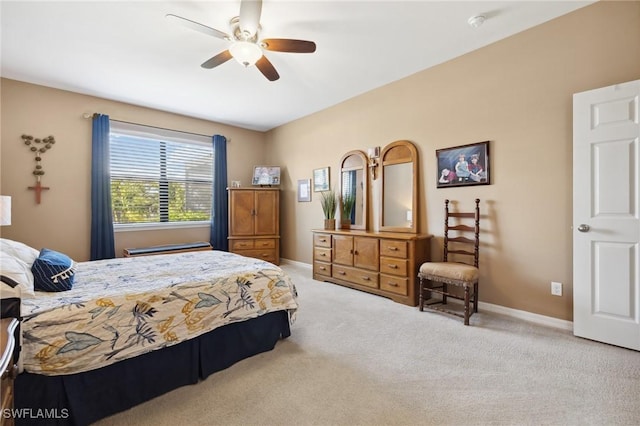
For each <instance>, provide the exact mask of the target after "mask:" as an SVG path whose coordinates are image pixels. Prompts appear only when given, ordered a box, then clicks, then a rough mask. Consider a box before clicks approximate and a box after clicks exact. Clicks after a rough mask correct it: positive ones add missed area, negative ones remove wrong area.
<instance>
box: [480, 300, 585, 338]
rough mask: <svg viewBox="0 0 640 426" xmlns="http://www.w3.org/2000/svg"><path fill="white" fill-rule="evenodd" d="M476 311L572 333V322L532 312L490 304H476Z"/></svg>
mask: <svg viewBox="0 0 640 426" xmlns="http://www.w3.org/2000/svg"><path fill="white" fill-rule="evenodd" d="M478 310H482V311H489V312H495V313H496V314H503V315H507V316H510V317H513V318H518V319H521V320H525V321H529V322H533V323H536V324H540V325H545V326H548V327H555V328H560V329H563V330H569V331H573V322H572V321H565V320H561V319H558V318H553V317H548V316H545V315H540V314H534V313H532V312H527V311H521V310H518V309H513V308H507V307H506V306H500V305H494V304H492V303H486V302H478Z"/></svg>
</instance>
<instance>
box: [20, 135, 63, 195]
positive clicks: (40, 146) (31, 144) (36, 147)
mask: <svg viewBox="0 0 640 426" xmlns="http://www.w3.org/2000/svg"><path fill="white" fill-rule="evenodd" d="M22 141H23V142H24V144H25V145H26V146H27V147H28V148H29V149H30V150H31V151H32V152H33V154H34V155H35V161H36V165H35V167H34V169H33V175H34V176H35V177H36V184H35V186H30V187H29V188H28V189H31V190H33V191H35V192H36V203H37V204H40V200H41V195H42V191H44V190H47V189H49V187H48V186H42V183H41V182H40V181H41V179H42V176H44V170H43V169H42V156H43V155H44V153H45V152H47V151H48V150H50V149H51V148H53V145H54V144H55V143H56V140H55V139H54V137H53V136H47V137H46V138H44V139H37V138H36V139H34V138H33V136H30V135H22Z"/></svg>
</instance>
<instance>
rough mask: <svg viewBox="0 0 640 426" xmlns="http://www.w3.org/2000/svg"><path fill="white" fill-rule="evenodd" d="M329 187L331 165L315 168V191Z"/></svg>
mask: <svg viewBox="0 0 640 426" xmlns="http://www.w3.org/2000/svg"><path fill="white" fill-rule="evenodd" d="M329 188H330V182H329V167H323V168H321V169H315V170H314V171H313V192H319V191H328V190H329Z"/></svg>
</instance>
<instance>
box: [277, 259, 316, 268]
mask: <svg viewBox="0 0 640 426" xmlns="http://www.w3.org/2000/svg"><path fill="white" fill-rule="evenodd" d="M280 263H284V264H290V265H295V266H300V267H301V268H306V269H313V266H312V265H310V264H308V263H304V262H298V261H297V260H291V259H285V258H282V257H281V258H280Z"/></svg>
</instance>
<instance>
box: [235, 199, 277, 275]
mask: <svg viewBox="0 0 640 426" xmlns="http://www.w3.org/2000/svg"><path fill="white" fill-rule="evenodd" d="M228 191H229V251H230V252H232V253H237V254H241V255H243V256H248V257H255V258H258V259H262V260H266V261H267V262H271V263H274V264H276V265H279V264H280V190H279V189H278V188H228Z"/></svg>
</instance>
